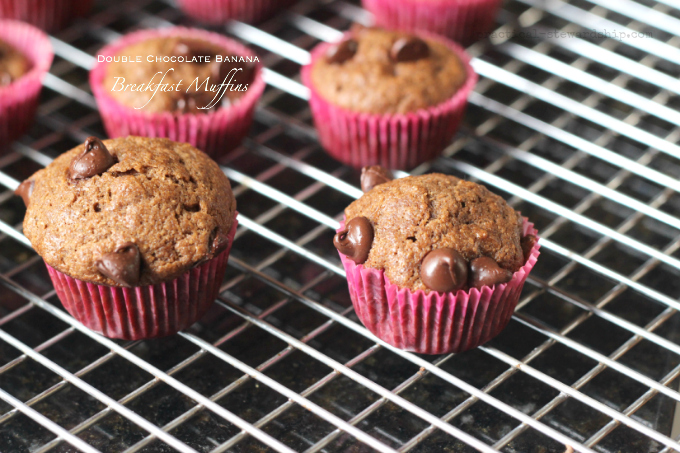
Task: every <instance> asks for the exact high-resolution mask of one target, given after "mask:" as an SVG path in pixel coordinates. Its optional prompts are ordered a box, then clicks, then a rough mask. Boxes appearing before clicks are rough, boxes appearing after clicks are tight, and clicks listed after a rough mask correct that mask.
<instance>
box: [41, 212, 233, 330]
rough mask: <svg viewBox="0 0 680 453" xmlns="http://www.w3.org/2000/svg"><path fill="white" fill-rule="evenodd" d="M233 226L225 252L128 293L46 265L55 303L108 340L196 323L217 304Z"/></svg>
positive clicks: (180, 327) (177, 328) (126, 289)
mask: <svg viewBox="0 0 680 453" xmlns="http://www.w3.org/2000/svg"><path fill="white" fill-rule="evenodd" d="M237 225H238V221H237V220H236V218H234V223H233V225H232V227H231V229H230V230H229V234H228V237H229V245H228V246H227V249H226V250H225V251H223V252H222V253H220V254H219V255H218V256H216V257H215V258H213V259H211V260H209V261H206V262H205V263H203V264H201V265H200V266H197V267H195V268H193V269H190V270H188V271H187V272H185V273H184V274H182V275H180V276H179V277H177V278H175V279H173V280H169V281H166V282H162V283H157V284H155V285H148V286H138V287H133V288H121V287H115V286H105V285H97V284H94V283H88V282H85V281H82V280H78V279H75V278H73V277H70V276H68V275H66V274H64V273H63V272H59V271H58V270H56V269H54V268H53V267H51V266H50V265H49V264H46V266H47V271H48V272H49V274H50V278H51V279H52V283H53V284H54V289H55V290H56V292H57V296H58V297H59V300H60V301H61V303H62V304H63V306H64V308H65V309H66V311H68V312H69V313H70V314H71V315H72V316H73V317H74V318H76V319H77V320H78V321H79V322H81V323H82V324H83V325H85V327H87V328H88V329H91V330H94V331H95V332H98V333H100V334H102V335H104V336H106V337H109V338H121V339H124V340H141V339H145V338H156V337H164V336H167V335H172V334H174V333H177V332H179V331H180V330H182V329H185V328H187V327H189V326H191V325H192V324H193V323H195V322H196V321H198V320H199V319H200V318H201V317H202V316H203V314H204V313H205V312H206V311H207V310H208V308H209V307H210V306H211V305H212V303H213V302H214V301H215V299H216V298H217V296H218V294H219V291H220V285H221V284H222V276H223V275H224V271H225V270H226V268H227V261H228V260H229V252H230V251H231V245H232V243H233V241H234V236H235V234H236V227H237Z"/></svg>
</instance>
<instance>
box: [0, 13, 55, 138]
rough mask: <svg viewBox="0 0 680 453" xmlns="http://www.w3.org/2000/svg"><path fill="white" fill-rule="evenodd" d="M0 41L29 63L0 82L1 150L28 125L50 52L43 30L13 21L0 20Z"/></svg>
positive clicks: (48, 62) (19, 135)
mask: <svg viewBox="0 0 680 453" xmlns="http://www.w3.org/2000/svg"><path fill="white" fill-rule="evenodd" d="M0 41H3V42H5V43H7V44H9V45H10V46H11V47H12V48H13V49H15V51H17V52H18V53H20V54H21V55H22V56H23V57H25V58H26V59H27V60H28V62H29V64H30V69H29V70H28V72H26V73H25V74H23V75H21V76H20V77H19V78H17V79H16V80H12V81H11V82H10V83H9V84H8V85H2V83H1V82H0V143H1V144H0V151H1V150H6V149H7V148H8V145H9V144H10V143H11V142H13V141H14V140H16V139H17V138H19V137H21V136H22V135H24V133H26V131H27V130H28V129H29V127H30V126H31V123H32V122H33V118H34V117H35V111H36V109H37V107H38V98H39V96H40V90H41V89H42V79H43V77H44V76H45V74H46V73H47V72H48V71H49V70H50V66H51V65H52V58H53V56H54V54H53V53H52V45H51V44H50V41H49V38H48V37H47V35H46V34H45V33H43V32H42V31H40V30H38V29H37V28H35V27H33V26H31V25H28V24H24V23H22V22H18V21H14V20H0ZM1 66H2V64H0V67H1ZM0 72H1V71H0Z"/></svg>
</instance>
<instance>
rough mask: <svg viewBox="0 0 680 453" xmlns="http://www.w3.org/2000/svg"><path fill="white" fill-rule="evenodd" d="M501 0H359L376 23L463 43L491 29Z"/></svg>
mask: <svg viewBox="0 0 680 453" xmlns="http://www.w3.org/2000/svg"><path fill="white" fill-rule="evenodd" d="M501 2H502V0H362V4H363V6H364V8H366V9H367V10H368V11H370V12H371V13H373V16H374V17H375V23H376V25H379V26H381V27H386V28H394V29H398V30H409V31H426V32H429V33H435V34H438V35H442V36H446V37H448V38H450V39H453V40H454V41H456V42H459V43H461V44H463V45H469V44H472V43H473V42H475V41H477V40H479V39H481V38H484V37H485V36H486V34H487V33H488V32H489V31H491V29H492V27H493V25H494V21H495V19H496V15H497V14H498V10H499V8H500V5H501Z"/></svg>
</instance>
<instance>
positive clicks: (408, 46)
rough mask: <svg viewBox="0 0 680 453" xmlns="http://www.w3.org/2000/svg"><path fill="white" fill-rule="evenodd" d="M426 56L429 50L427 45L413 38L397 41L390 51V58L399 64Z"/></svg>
mask: <svg viewBox="0 0 680 453" xmlns="http://www.w3.org/2000/svg"><path fill="white" fill-rule="evenodd" d="M428 56H430V48H429V47H428V45H427V43H426V42H425V41H423V40H422V39H420V38H418V37H415V36H410V37H408V38H401V39H398V40H397V41H396V42H395V43H394V45H392V49H390V57H392V59H393V60H394V61H397V62H399V63H403V62H406V61H416V60H420V59H422V58H427V57H428Z"/></svg>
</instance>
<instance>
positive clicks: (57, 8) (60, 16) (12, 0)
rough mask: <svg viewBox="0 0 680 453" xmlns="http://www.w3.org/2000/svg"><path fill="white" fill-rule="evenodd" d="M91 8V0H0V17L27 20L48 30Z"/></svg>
mask: <svg viewBox="0 0 680 453" xmlns="http://www.w3.org/2000/svg"><path fill="white" fill-rule="evenodd" d="M91 9H92V0H0V18H6V19H16V20H20V21H22V22H27V23H29V24H31V25H35V26H36V27H38V28H41V29H43V30H45V31H48V32H55V31H59V30H61V29H62V28H64V27H66V26H67V25H68V24H69V22H71V20H72V19H73V18H74V17H82V16H85V15H87V14H88V13H89V12H90V10H91Z"/></svg>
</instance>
